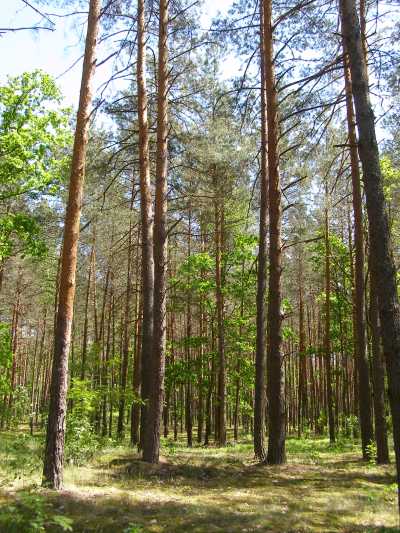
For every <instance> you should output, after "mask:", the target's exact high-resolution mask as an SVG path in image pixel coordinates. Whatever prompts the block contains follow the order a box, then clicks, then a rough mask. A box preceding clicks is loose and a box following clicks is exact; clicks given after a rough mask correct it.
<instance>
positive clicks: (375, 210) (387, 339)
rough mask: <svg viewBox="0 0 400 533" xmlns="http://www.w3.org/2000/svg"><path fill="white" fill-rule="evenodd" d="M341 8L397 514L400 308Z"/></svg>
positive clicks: (357, 62)
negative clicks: (385, 381) (387, 406)
mask: <svg viewBox="0 0 400 533" xmlns="http://www.w3.org/2000/svg"><path fill="white" fill-rule="evenodd" d="M340 5H341V10H342V31H343V35H344V39H345V43H346V48H347V51H348V54H349V58H350V71H351V79H352V83H353V98H354V105H355V110H356V119H357V128H358V137H359V143H358V148H359V155H360V160H361V164H362V169H363V181H364V189H365V196H366V204H367V214H368V222H369V239H370V254H371V275H372V282H373V283H374V284H375V286H376V292H377V297H378V305H379V316H380V323H381V333H382V344H383V352H384V355H385V360H386V368H387V375H388V385H389V401H390V407H391V411H392V419H393V440H394V450H395V454H396V468H397V484H398V506H399V513H400V306H399V298H398V294H397V285H396V268H395V263H394V259H393V254H392V245H391V240H390V230H389V223H388V216H387V211H386V202H385V197H384V193H383V181H382V174H381V169H380V162H379V148H378V143H377V140H376V134H375V119H374V113H373V110H372V106H371V102H370V98H369V87H368V73H367V64H366V61H365V55H364V53H363V44H362V38H361V32H360V23H359V20H358V15H357V9H356V4H355V1H354V0H341V3H340Z"/></svg>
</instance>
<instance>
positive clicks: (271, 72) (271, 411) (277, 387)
mask: <svg viewBox="0 0 400 533" xmlns="http://www.w3.org/2000/svg"><path fill="white" fill-rule="evenodd" d="M263 4H264V49H265V84H266V96H267V142H268V200H269V284H268V328H267V335H268V351H267V394H268V429H269V435H268V453H267V462H268V463H269V464H282V463H285V462H286V451H285V439H286V413H285V396H284V382H285V381H284V365H283V355H282V316H281V303H282V279H281V277H282V240H281V229H282V228H281V226H282V204H281V183H280V173H279V147H278V139H279V124H278V95H277V89H276V79H275V67H274V49H273V30H272V1H271V0H264V2H263Z"/></svg>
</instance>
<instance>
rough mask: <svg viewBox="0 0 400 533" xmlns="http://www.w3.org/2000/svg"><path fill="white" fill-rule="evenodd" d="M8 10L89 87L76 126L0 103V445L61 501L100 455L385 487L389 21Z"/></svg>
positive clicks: (29, 104) (354, 15)
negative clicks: (338, 469) (68, 58)
mask: <svg viewBox="0 0 400 533" xmlns="http://www.w3.org/2000/svg"><path fill="white" fill-rule="evenodd" d="M16 3H17V2H16ZM21 3H22V4H24V6H25V9H26V10H28V12H29V13H30V15H31V17H32V24H31V27H30V28H25V27H18V24H17V25H16V26H15V27H10V28H1V27H0V38H1V39H2V40H7V39H8V38H9V35H10V34H12V33H14V34H15V33H17V34H19V33H20V32H25V31H35V32H36V33H37V38H38V39H39V40H40V38H41V35H42V34H43V32H48V31H53V30H54V28H55V27H56V25H57V23H58V21H59V20H60V19H62V20H67V19H68V20H71V21H73V22H71V26H70V31H74V32H76V35H77V36H79V35H80V37H81V41H82V43H81V50H80V51H79V52H78V53H77V56H78V55H79V54H83V55H82V57H81V59H82V58H83V66H82V84H81V89H80V98H79V104H78V113H77V114H76V110H74V109H72V108H70V107H68V106H66V105H65V101H64V98H63V95H62V92H61V90H60V88H59V86H58V81H57V80H54V79H53V77H51V76H50V75H49V74H47V73H46V72H45V71H43V70H34V69H32V70H31V71H27V72H21V73H20V74H19V75H17V76H13V77H9V78H8V80H7V81H5V82H4V83H2V85H1V86H0V112H1V118H0V430H1V434H0V439H1V438H3V436H4V439H5V440H4V442H6V443H7V442H10V443H13V444H7V446H9V445H10V446H11V447H12V446H14V445H15V446H16V445H17V444H18V443H19V444H18V445H20V446H22V448H23V447H24V446H25V445H26V442H27V441H26V440H24V439H28V441H29V439H31V441H29V442H35V443H36V444H35V446H37V447H38V450H37V451H36V452H35V453H37V454H38V456H39V457H40V458H43V456H44V457H45V460H44V470H43V484H44V485H45V486H47V487H51V488H56V489H61V488H62V487H63V470H64V465H65V464H66V465H77V466H81V465H85V464H87V463H88V462H90V461H91V460H93V457H95V456H96V454H98V453H101V451H102V450H104V449H106V448H107V447H111V446H114V447H118V446H120V447H121V446H125V447H126V446H128V447H131V450H138V452H137V453H138V454H139V455H138V456H140V457H143V459H144V461H145V462H147V463H151V464H157V463H159V461H160V450H161V455H162V456H163V454H164V455H165V453H167V452H163V449H164V448H165V447H166V449H167V450H171V449H175V448H174V446H175V445H176V446H178V445H179V446H187V447H189V448H192V447H193V448H197V447H199V446H204V447H208V448H210V447H211V448H214V447H215V446H216V447H220V448H221V449H222V448H224V447H226V446H235V445H236V446H237V447H238V449H239V450H240V446H241V444H240V443H241V442H250V443H252V444H251V445H250V448H248V450H250V452H249V453H250V454H251V456H252V457H253V458H255V459H256V461H257V462H260V463H262V464H266V465H283V464H285V463H286V461H289V463H290V461H291V460H292V459H293V457H291V453H290V444H289V453H286V444H285V443H286V440H287V439H289V440H290V439H294V438H296V439H297V440H298V441H299V442H310V443H313V442H314V443H315V446H316V448H318V446H319V445H320V444H318V443H320V442H321V439H325V440H324V441H323V442H325V447H326V449H329V446H330V447H331V448H330V449H332V450H334V449H335V446H339V447H340V446H341V445H343V443H346V442H347V443H349V442H351V443H352V446H355V448H352V449H354V450H356V455H357V456H358V457H360V459H362V460H363V461H364V464H367V465H368V464H369V465H371V464H373V463H375V462H376V463H377V464H378V465H387V464H389V463H390V461H391V460H392V461H393V459H394V461H395V463H396V465H397V472H398V473H399V470H400V314H399V313H400V312H399V305H398V292H397V291H398V285H399V276H398V265H399V261H400V167H399V161H400V159H399V153H400V152H399V148H400V147H399V142H400V137H399V131H400V130H399V113H400V107H399V49H398V42H399V29H400V26H399V17H398V3H397V2H396V1H393V2H390V1H387V2H378V1H376V0H373V1H369V0H367V1H365V0H360V2H359V3H358V2H354V1H353V0H341V1H340V2H339V5H338V4H337V3H336V2H331V1H325V0H300V1H298V0H293V1H292V0H277V1H275V0H274V1H272V2H271V1H270V0H263V1H261V0H260V1H250V2H244V1H242V0H236V1H234V2H232V4H231V6H230V7H229V10H226V12H225V13H223V14H221V13H220V14H218V15H217V16H216V17H215V18H214V19H213V20H210V19H209V17H208V18H207V16H205V15H204V6H203V5H202V3H201V2H184V1H180V0H170V1H169V2H167V1H166V0H160V1H159V2H156V1H155V0H152V1H144V0H138V1H137V2H136V1H135V2H132V1H130V0H110V1H104V2H101V1H100V0H90V2H83V1H82V2H79V1H65V2H50V1H45V0H42V1H40V2H34V3H30V2H29V3H28V2H25V0H21ZM18 7H20V6H18ZM16 20H17V22H18V17H17V18H16ZM204 21H207V24H208V25H209V27H207V28H205V27H203V26H204ZM1 25H2V23H1V22H0V26H1ZM85 35H86V44H85V47H83V40H84V36H85ZM96 58H97V59H96ZM103 66H105V70H101V68H102V67H103ZM95 69H97V72H101V74H95ZM96 75H97V78H95V76H96ZM96 80H97V85H96V83H95V81H96ZM99 80H100V81H99ZM94 87H97V90H96V91H94ZM375 135H377V139H378V142H376V137H375ZM392 435H393V439H394V441H393V439H392ZM7 439H9V440H7ZM21 439H22V441H21ZM327 439H328V440H327ZM393 442H394V445H393ZM15 443H17V444H15ZM24 443H25V444H24ZM174 443H175V444H174ZM311 445H312V444H311ZM29 446H30V445H29ZM29 446H28V448H29ZM163 447H164V448H163ZM23 449H24V450H25V448H23ZM35 449H36V448H35ZM7 450H8V451H7ZM14 451H15V450H14ZM393 452H394V456H393ZM9 453H11V452H10V449H8V448H6V456H7V454H9ZM13 453H14V452H13ZM28 453H29V452H28V451H26V450H25V451H24V452H23V454H28ZM294 455H295V453H294ZM189 462H190V460H189ZM37 464H39V463H35V465H37ZM35 468H36V469H39V470H40V469H41V466H39V467H38V466H35ZM382 468H386V467H384V466H383V467H382ZM387 468H389V469H390V468H391V467H387ZM385 472H389V470H386V471H385ZM390 472H391V474H390V475H391V476H393V471H392V470H390ZM388 475H389V474H388ZM398 475H399V474H398ZM388 479H389V478H388ZM397 479H399V477H398V478H397ZM393 481H394V480H393V479H392V478H390V481H388V483H389V484H393ZM272 490H273V489H272ZM390 501H391V503H392V507H393V503H394V497H393V495H392V499H391V500H390ZM399 501H400V499H399ZM393 514H395V511H394V510H393ZM7 516H8V515H6V520H9V518H7ZM4 523H5V522H4ZM210 523H211V522H210ZM0 524H1V518H0ZM68 524H69V523H68V521H67V522H65V523H62V521H61V522H60V523H59V524H58V525H54V524H53V527H54V528H55V527H63V528H64V527H65V528H67V527H69V526H68ZM5 527H6V526H5ZM8 527H10V529H9V530H10V531H14V530H12V529H11V526H9V524H8ZM17 527H18V526H17ZM21 527H22V526H21ZM204 527H205V528H207V526H206V525H204ZM223 527H225V526H223ZM321 527H323V529H320V530H319V531H322V530H324V531H328V530H329V529H327V528H326V526H321ZM0 529H1V527H0ZM6 530H7V531H8V529H6ZM53 530H54V531H55V529H53ZM83 530H84V529H82V531H83ZM150 530H151V531H152V529H150ZM188 530H189V529H188ZM222 530H224V529H221V531H222ZM250 530H251V529H248V531H250ZM263 530H264V529H263ZM267 530H268V529H265V531H267ZM274 530H275V531H277V529H274ZM305 530H307V529H305ZM338 530H341V529H338ZM361 530H362V531H364V529H360V531H361ZM15 531H17V529H15ZM18 531H22V529H20V530H18ZM29 531H30V530H29ZM49 531H52V529H49ZM77 531H80V529H77ZM99 531H100V529H99ZM121 531H122V529H121ZM126 531H128V530H126ZM132 531H136V530H134V529H132ZM137 531H141V529H137ZM146 531H147V530H146ZM161 531H164V530H163V529H161ZM165 531H173V529H166V530H165ZM177 531H178V529H177ZM193 531H195V529H193ZM198 531H205V529H198ZM225 531H227V529H225ZM232 531H236V529H232ZM238 531H239V530H238ZM282 531H283V530H282ZM284 531H289V529H285V530H284ZM307 531H308V530H307ZM316 531H318V529H317V530H316ZM335 531H336V529H335ZM343 531H344V529H343ZM349 531H353V530H350V529H349ZM354 531H355V529H354Z"/></svg>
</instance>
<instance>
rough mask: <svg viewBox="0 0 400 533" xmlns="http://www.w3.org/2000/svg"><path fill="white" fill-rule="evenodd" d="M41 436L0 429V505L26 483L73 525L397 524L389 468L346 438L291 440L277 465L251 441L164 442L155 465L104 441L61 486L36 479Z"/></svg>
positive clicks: (239, 528) (295, 527) (182, 528)
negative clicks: (261, 460) (258, 455)
mask: <svg viewBox="0 0 400 533" xmlns="http://www.w3.org/2000/svg"><path fill="white" fill-rule="evenodd" d="M40 443H41V439H40V438H39V437H36V438H33V439H32V438H24V437H22V436H21V435H15V434H1V435H0V487H1V493H0V503H1V504H2V505H3V508H5V509H6V508H7V507H4V506H7V505H9V504H10V502H15V501H18V499H19V497H20V494H21V491H24V492H23V494H26V492H27V491H31V492H32V493H34V494H35V497H36V496H37V495H40V497H41V498H42V500H43V501H44V502H45V504H46V505H48V506H49V509H51V512H52V513H54V514H56V515H57V516H64V517H67V518H70V519H72V530H73V531H74V532H101V533H119V532H121V533H164V532H165V533H167V532H169V533H189V532H193V533H202V532H205V533H212V532H221V533H222V532H224V533H236V532H258V531H260V532H264V531H265V532H274V533H279V532H285V533H289V532H292V533H295V532H296V533H303V532H314V533H329V532H332V533H333V532H348V533H350V532H371V533H372V532H376V533H377V532H395V531H396V532H399V531H400V529H398V528H397V525H398V522H397V520H398V519H397V515H396V487H395V477H394V467H393V466H392V465H390V466H375V465H372V464H367V463H365V462H363V461H361V460H360V450H359V446H358V445H356V444H354V443H352V442H342V443H339V444H338V445H336V446H335V447H330V446H329V442H328V440H327V439H325V438H319V439H309V440H303V439H301V440H300V439H294V438H293V439H288V463H287V464H286V465H284V466H279V467H269V466H260V465H258V464H256V463H255V461H254V459H253V452H252V444H251V440H243V441H242V442H240V443H238V444H237V445H235V446H227V447H225V448H213V447H210V448H204V447H200V446H199V447H194V448H192V449H189V448H186V447H185V446H184V445H183V442H182V441H181V442H178V443H173V442H172V441H164V442H163V448H162V458H161V462H160V464H159V465H147V464H144V463H143V462H142V461H140V458H139V456H138V454H137V453H135V452H134V451H132V449H129V448H127V447H124V446H117V447H112V448H111V447H110V448H105V449H102V450H101V451H100V452H99V453H98V454H97V455H96V457H95V458H94V459H93V460H92V461H91V462H90V463H89V464H87V465H85V466H81V467H77V466H71V465H70V466H67V467H66V471H65V488H64V490H63V491H62V492H60V493H55V492H52V491H48V490H44V489H41V488H40V487H39V484H40V474H41V464H40V460H39V457H40V454H39V449H40ZM0 516H1V508H0ZM0 531H2V532H3V531H4V533H8V531H13V532H14V529H12V528H11V525H10V528H9V530H8V529H7V527H6V529H4V526H3V529H1V527H0ZM17 531H18V533H19V531H20V530H17ZM21 531H22V530H21ZM27 531H30V530H29V529H27ZM32 531H34V530H32ZM46 531H51V532H52V533H53V531H54V532H56V531H59V529H57V526H55V525H54V524H53V525H50V526H48V527H47V529H46Z"/></svg>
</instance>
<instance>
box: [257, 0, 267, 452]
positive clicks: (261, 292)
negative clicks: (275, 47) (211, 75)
mask: <svg viewBox="0 0 400 533" xmlns="http://www.w3.org/2000/svg"><path fill="white" fill-rule="evenodd" d="M264 39H265V32H264V12H263V3H262V2H260V59H261V169H260V196H261V200H260V227H259V243H258V270H257V318H256V360H255V363H256V365H255V367H256V368H255V371H256V373H255V387H254V455H255V456H256V458H257V459H259V460H260V461H264V460H265V457H266V452H265V442H264V440H265V439H264V434H265V400H266V390H265V364H266V354H267V345H266V344H267V343H266V331H265V328H266V316H265V315H266V308H265V295H266V292H267V254H268V243H267V231H268V228H267V222H268V164H267V109H266V90H265V46H264Z"/></svg>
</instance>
